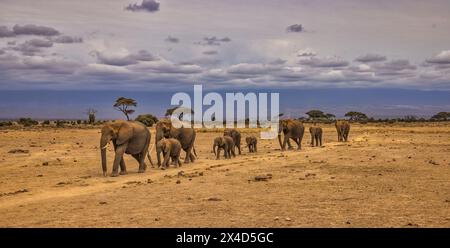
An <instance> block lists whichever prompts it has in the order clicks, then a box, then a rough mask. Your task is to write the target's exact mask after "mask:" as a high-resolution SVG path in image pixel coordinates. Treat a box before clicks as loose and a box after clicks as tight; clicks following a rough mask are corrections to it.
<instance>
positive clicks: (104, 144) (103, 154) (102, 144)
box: [100, 135, 110, 176]
mask: <svg viewBox="0 0 450 248" xmlns="http://www.w3.org/2000/svg"><path fill="white" fill-rule="evenodd" d="M109 141H110V138H108V137H106V136H103V135H102V138H101V139H100V153H101V157H102V170H103V176H106V170H107V168H106V147H107V146H108V143H109Z"/></svg>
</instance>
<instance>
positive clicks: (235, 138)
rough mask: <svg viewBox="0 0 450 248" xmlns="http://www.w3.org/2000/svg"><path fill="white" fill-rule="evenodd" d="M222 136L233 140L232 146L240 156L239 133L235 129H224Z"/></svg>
mask: <svg viewBox="0 0 450 248" xmlns="http://www.w3.org/2000/svg"><path fill="white" fill-rule="evenodd" d="M223 136H229V137H231V138H232V139H233V142H234V146H235V147H236V148H237V149H238V152H239V155H241V133H240V132H239V131H238V130H236V129H231V128H226V129H225V131H224V132H223Z"/></svg>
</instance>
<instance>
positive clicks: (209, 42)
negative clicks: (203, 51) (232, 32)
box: [194, 36, 231, 46]
mask: <svg viewBox="0 0 450 248" xmlns="http://www.w3.org/2000/svg"><path fill="white" fill-rule="evenodd" d="M230 41H231V39H230V38H228V37H224V38H217V37H216V36H212V37H205V38H203V41H199V42H195V43H194V44H196V45H201V46H220V45H221V44H222V43H223V42H230Z"/></svg>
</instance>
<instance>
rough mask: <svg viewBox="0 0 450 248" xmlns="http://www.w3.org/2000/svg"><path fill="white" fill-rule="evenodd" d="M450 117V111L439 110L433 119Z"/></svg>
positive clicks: (444, 119)
mask: <svg viewBox="0 0 450 248" xmlns="http://www.w3.org/2000/svg"><path fill="white" fill-rule="evenodd" d="M449 119H450V112H439V113H437V114H435V115H433V116H432V117H431V120H438V121H446V120H449Z"/></svg>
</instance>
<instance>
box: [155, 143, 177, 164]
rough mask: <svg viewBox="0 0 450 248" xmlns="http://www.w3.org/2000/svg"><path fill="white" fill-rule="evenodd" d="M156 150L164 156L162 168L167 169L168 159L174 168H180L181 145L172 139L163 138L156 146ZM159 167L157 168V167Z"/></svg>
mask: <svg viewBox="0 0 450 248" xmlns="http://www.w3.org/2000/svg"><path fill="white" fill-rule="evenodd" d="M156 148H157V149H160V151H162V153H163V156H164V161H163V162H162V165H161V166H162V168H161V169H163V170H164V169H166V168H167V167H169V159H172V163H173V164H174V165H175V166H181V161H180V152H181V144H180V141H178V140H177V139H173V138H169V139H166V138H163V139H161V140H160V141H158V143H157V144H156ZM158 167H159V166H158Z"/></svg>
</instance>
